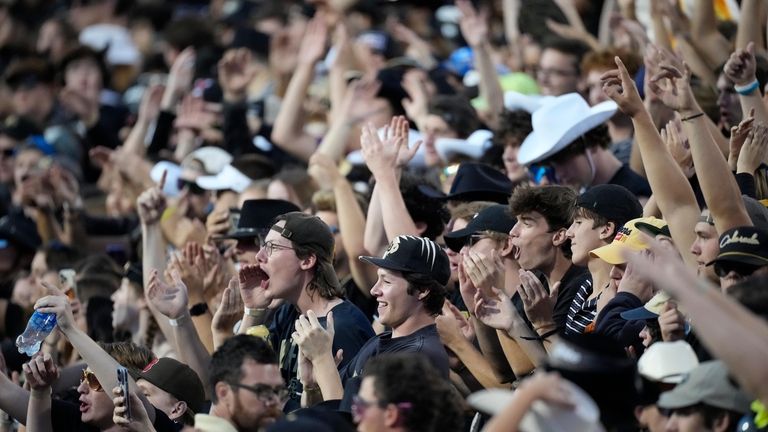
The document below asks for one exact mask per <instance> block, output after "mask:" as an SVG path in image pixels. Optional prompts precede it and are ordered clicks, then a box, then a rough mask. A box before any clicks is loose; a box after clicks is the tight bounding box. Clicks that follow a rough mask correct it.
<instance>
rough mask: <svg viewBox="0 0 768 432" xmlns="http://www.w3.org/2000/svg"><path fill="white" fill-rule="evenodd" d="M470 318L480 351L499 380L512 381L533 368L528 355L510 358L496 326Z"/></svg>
mask: <svg viewBox="0 0 768 432" xmlns="http://www.w3.org/2000/svg"><path fill="white" fill-rule="evenodd" d="M470 320H471V321H472V327H473V328H474V329H475V336H476V337H477V344H478V345H479V346H480V351H481V352H482V353H483V356H485V358H486V359H487V360H488V362H489V364H490V365H491V367H492V370H493V373H494V374H496V378H497V380H498V381H500V382H502V383H506V382H511V381H512V380H514V379H515V376H517V375H518V374H520V373H523V374H525V373H527V372H528V371H530V370H531V369H532V368H533V366H530V364H531V362H530V361H529V360H528V357H523V358H521V357H515V358H510V357H509V356H508V355H507V352H506V351H505V350H504V347H502V346H501V342H500V341H499V336H498V335H497V334H496V329H495V328H492V327H488V326H487V325H485V324H483V323H482V322H481V321H480V320H478V319H477V318H475V317H474V316H473V317H471V318H470ZM529 366H530V367H529Z"/></svg>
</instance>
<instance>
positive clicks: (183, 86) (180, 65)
mask: <svg viewBox="0 0 768 432" xmlns="http://www.w3.org/2000/svg"><path fill="white" fill-rule="evenodd" d="M195 60H196V55H195V49H194V48H193V47H187V48H185V49H184V50H183V51H182V52H181V53H179V55H178V56H176V59H175V60H174V61H173V65H171V70H170V73H169V74H168V83H167V84H166V86H165V92H164V93H163V98H162V101H161V105H162V106H163V108H164V109H174V108H175V106H174V105H175V104H176V101H178V100H179V99H180V98H181V97H182V96H184V95H185V94H186V93H187V92H189V90H190V88H192V78H193V77H194V74H195Z"/></svg>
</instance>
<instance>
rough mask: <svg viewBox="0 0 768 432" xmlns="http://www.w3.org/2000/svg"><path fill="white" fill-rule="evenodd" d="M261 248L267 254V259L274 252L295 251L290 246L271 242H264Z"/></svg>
mask: <svg viewBox="0 0 768 432" xmlns="http://www.w3.org/2000/svg"><path fill="white" fill-rule="evenodd" d="M261 248H262V249H264V250H265V251H266V252H267V256H268V257H271V256H272V254H273V253H275V250H287V249H290V250H295V249H294V248H292V247H290V246H285V245H281V244H278V243H275V242H273V241H268V242H265V243H264V244H263V245H261Z"/></svg>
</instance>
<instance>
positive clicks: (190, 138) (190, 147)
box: [173, 129, 229, 162]
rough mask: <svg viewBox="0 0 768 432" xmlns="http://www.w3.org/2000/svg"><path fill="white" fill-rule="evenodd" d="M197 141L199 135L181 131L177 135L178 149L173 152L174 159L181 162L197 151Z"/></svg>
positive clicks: (190, 130) (185, 130) (184, 130)
mask: <svg viewBox="0 0 768 432" xmlns="http://www.w3.org/2000/svg"><path fill="white" fill-rule="evenodd" d="M196 140H197V135H196V134H195V131H193V130H192V129H179V130H178V132H177V133H176V149H175V150H174V151H173V159H174V160H175V161H177V162H181V161H182V160H184V158H185V157H187V155H189V154H190V153H192V152H193V151H195V148H196V147H197V143H196V142H195V141H196ZM225 141H226V140H225ZM226 142H229V141H226Z"/></svg>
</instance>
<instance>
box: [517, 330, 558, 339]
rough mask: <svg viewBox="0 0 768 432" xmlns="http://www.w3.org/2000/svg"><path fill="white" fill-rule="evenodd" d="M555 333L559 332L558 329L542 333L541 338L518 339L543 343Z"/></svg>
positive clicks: (524, 337) (522, 337) (523, 337)
mask: <svg viewBox="0 0 768 432" xmlns="http://www.w3.org/2000/svg"><path fill="white" fill-rule="evenodd" d="M557 333H559V330H558V329H554V330H550V331H548V332H546V333H544V334H543V335H541V336H536V337H528V336H520V339H524V340H530V341H544V340H546V339H547V338H548V337H550V336H552V335H555V334H557Z"/></svg>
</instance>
